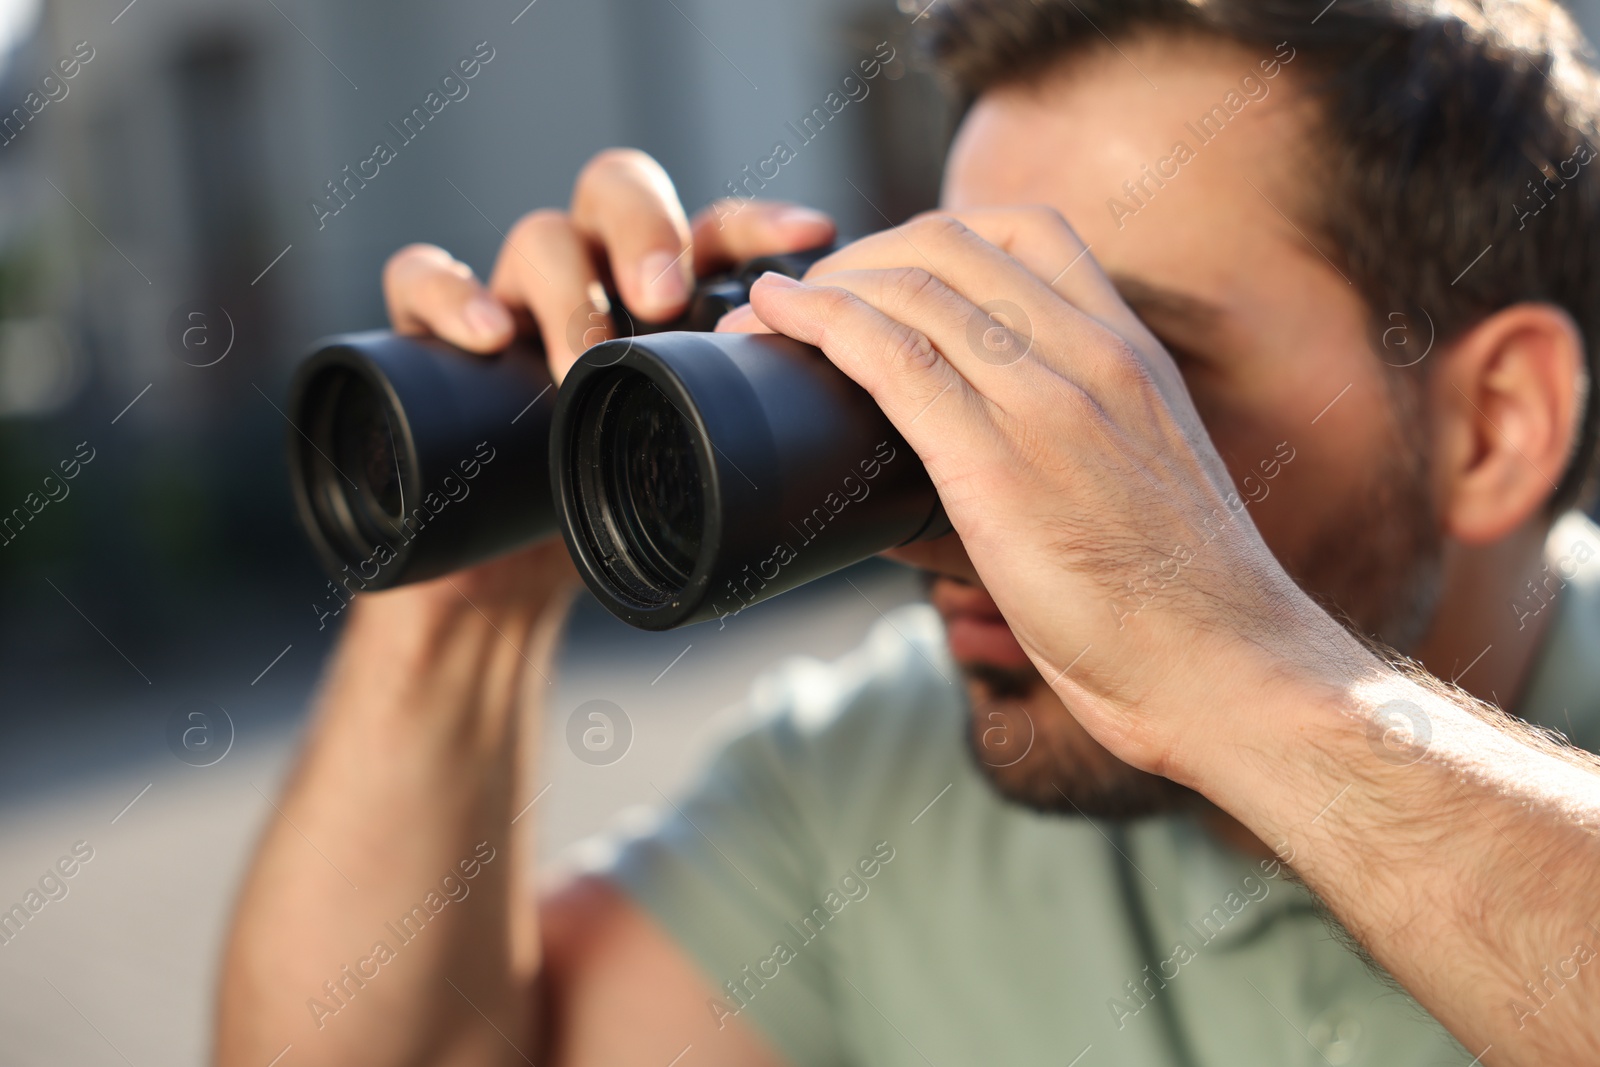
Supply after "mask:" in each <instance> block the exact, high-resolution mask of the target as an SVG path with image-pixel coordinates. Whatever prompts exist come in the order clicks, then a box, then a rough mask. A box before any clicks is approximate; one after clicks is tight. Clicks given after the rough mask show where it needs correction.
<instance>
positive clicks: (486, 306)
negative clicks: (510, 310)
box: [461, 293, 511, 338]
mask: <svg viewBox="0 0 1600 1067" xmlns="http://www.w3.org/2000/svg"><path fill="white" fill-rule="evenodd" d="M461 318H462V319H463V320H465V322H466V324H467V328H468V329H470V330H471V331H472V332H473V333H475V334H477V335H478V336H479V337H484V338H492V337H499V336H500V335H501V334H503V333H505V332H506V331H507V330H509V329H511V316H510V315H509V314H507V313H506V309H505V308H503V307H501V306H500V302H499V301H498V300H495V299H494V298H493V297H489V296H484V295H483V294H481V293H480V294H478V295H477V296H475V297H473V298H472V299H471V300H468V301H467V306H466V307H464V308H462V309H461Z"/></svg>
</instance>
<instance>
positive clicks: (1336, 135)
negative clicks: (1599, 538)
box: [925, 0, 1600, 514]
mask: <svg viewBox="0 0 1600 1067" xmlns="http://www.w3.org/2000/svg"><path fill="white" fill-rule="evenodd" d="M1318 7H1319V4H1318V3H1310V4H1307V3H1305V2H1304V0H1294V2H1291V0H943V2H941V3H940V4H938V5H935V6H934V7H933V8H932V9H930V11H928V12H927V13H926V21H927V22H928V23H929V25H928V28H927V37H926V42H925V43H926V44H927V45H928V47H929V49H930V51H931V54H932V57H933V59H934V61H935V63H936V65H937V66H938V67H939V68H940V70H941V71H942V72H943V73H944V75H945V76H946V77H948V78H949V79H950V80H951V81H953V82H954V85H955V87H956V88H957V90H958V91H959V92H960V93H961V94H963V95H964V96H965V97H966V99H967V100H968V101H970V100H971V99H972V98H973V97H975V96H976V95H977V94H979V93H982V92H984V91H985V90H987V89H990V88H994V87H997V86H1001V85H1006V84H1010V83H1015V82H1024V81H1028V80H1030V79H1032V78H1034V77H1036V76H1038V75H1039V74H1041V73H1043V72H1044V71H1045V70H1046V69H1048V68H1051V67H1053V66H1054V65H1056V64H1057V63H1058V62H1059V61H1060V60H1061V59H1063V58H1064V57H1066V56H1067V55H1069V54H1071V53H1074V52H1079V51H1087V50H1090V49H1095V48H1103V47H1106V46H1107V44H1108V42H1110V43H1114V42H1116V41H1119V40H1120V41H1124V42H1126V41H1128V40H1131V39H1134V38H1137V37H1144V36H1160V35H1171V36H1178V37H1199V38H1201V39H1206V38H1211V39H1221V40H1226V41H1231V42H1235V43H1237V44H1240V45H1243V46H1244V47H1246V48H1249V49H1260V50H1261V53H1262V58H1264V59H1270V58H1272V56H1273V53H1274V50H1275V49H1277V48H1278V46H1279V45H1280V43H1282V42H1287V43H1288V45H1289V47H1291V48H1293V49H1294V50H1295V51H1294V56H1295V58H1294V63H1293V67H1292V68H1290V69H1291V70H1292V72H1293V76H1294V77H1295V79H1296V85H1297V86H1298V87H1299V88H1301V89H1302V90H1304V91H1305V92H1306V93H1307V94H1308V95H1309V96H1310V97H1311V98H1312V99H1314V100H1315V101H1316V102H1317V104H1318V108H1317V112H1316V113H1317V120H1316V121H1317V128H1316V129H1313V130H1308V131H1307V132H1306V141H1305V146H1306V147H1307V148H1308V149H1310V150H1311V151H1313V152H1316V153H1317V155H1316V156H1315V157H1314V158H1315V160H1316V163H1317V166H1315V167H1310V168H1307V171H1306V173H1307V174H1308V175H1310V176H1312V177H1309V178H1308V180H1313V181H1316V182H1317V183H1318V184H1317V187H1316V190H1315V191H1316V194H1317V195H1316V196H1314V197H1308V198H1306V200H1307V202H1308V203H1313V204H1317V205H1319V206H1318V208H1317V209H1316V217H1312V218H1308V219H1303V220H1301V221H1302V222H1303V223H1305V224H1309V227H1310V228H1311V230H1312V232H1314V233H1317V234H1319V235H1320V236H1321V237H1325V238H1326V239H1327V241H1326V243H1324V242H1322V241H1319V242H1318V244H1319V245H1322V246H1323V249H1324V251H1327V252H1328V253H1329V254H1330V255H1331V256H1332V258H1333V259H1334V261H1335V262H1337V263H1338V264H1339V269H1340V270H1341V271H1342V272H1343V273H1344V274H1345V275H1347V276H1348V277H1349V279H1350V280H1351V281H1352V282H1353V283H1354V284H1355V286H1356V287H1357V289H1358V290H1359V291H1360V292H1361V294H1362V296H1363V297H1364V298H1365V300H1366V302H1367V305H1368V307H1369V309H1370V311H1371V315H1372V323H1371V325H1372V332H1373V336H1374V340H1376V339H1377V338H1378V337H1379V336H1381V335H1382V332H1383V331H1384V330H1385V329H1387V328H1389V327H1392V326H1394V325H1395V324H1396V323H1397V322H1400V323H1406V324H1411V325H1412V326H1413V328H1412V329H1411V330H1410V332H1411V334H1412V336H1413V341H1414V342H1415V341H1419V340H1421V339H1422V335H1423V334H1424V333H1425V332H1426V331H1425V330H1424V328H1423V325H1422V324H1423V323H1424V320H1425V319H1426V320H1428V321H1431V322H1432V324H1433V328H1434V336H1435V338H1436V340H1435V348H1437V347H1442V346H1443V345H1445V344H1447V343H1448V342H1449V341H1451V340H1452V339H1454V338H1455V337H1458V336H1459V335H1461V334H1462V333H1464V332H1465V331H1466V330H1468V329H1470V328H1471V327H1472V326H1474V325H1475V324H1477V323H1478V322H1480V321H1481V320H1482V319H1483V318H1485V317H1486V316H1488V315H1489V314H1491V313H1493V312H1494V311H1496V310H1498V309H1500V308H1504V307H1508V306H1510V305H1513V304H1516V303H1520V302H1524V301H1538V302H1546V303H1549V304H1553V305H1555V306H1558V307H1560V308H1562V309H1564V310H1565V311H1566V312H1567V313H1568V314H1569V315H1571V316H1572V318H1573V319H1574V321H1576V323H1577V324H1578V328H1579V330H1580V331H1581V333H1582V335H1583V340H1584V347H1585V361H1586V364H1587V367H1588V382H1587V387H1586V391H1585V398H1584V409H1583V424H1582V427H1581V431H1580V434H1579V440H1578V445H1577V449H1576V451H1575V452H1574V454H1573V457H1572V459H1571V462H1570V465H1569V467H1568V469H1567V471H1566V473H1565V475H1564V476H1563V477H1562V479H1561V484H1560V486H1559V487H1558V488H1557V490H1556V491H1555V493H1554V495H1553V496H1552V498H1551V502H1550V512H1551V513H1552V514H1557V513H1559V512H1560V511H1563V510H1565V509H1566V508H1568V507H1570V506H1572V505H1573V504H1575V503H1582V502H1584V501H1586V500H1587V499H1588V497H1589V495H1590V493H1591V492H1592V490H1593V485H1592V484H1591V483H1592V482H1593V481H1594V474H1595V467H1596V452H1597V444H1596V441H1597V434H1600V402H1597V397H1596V389H1597V382H1600V245H1597V242H1596V235H1597V234H1600V137H1597V126H1600V103H1597V101H1600V90H1597V80H1596V75H1595V72H1594V70H1593V68H1592V67H1591V65H1590V63H1589V56H1588V53H1587V49H1586V45H1585V44H1584V42H1583V39H1582V36H1581V35H1580V34H1579V33H1578V31H1577V30H1576V28H1575V27H1574V26H1573V24H1572V20H1571V19H1570V18H1569V17H1568V16H1567V15H1566V13H1565V12H1564V11H1562V10H1561V9H1560V8H1559V7H1558V6H1556V5H1555V4H1554V3H1551V2H1549V0H1337V2H1336V3H1333V4H1329V5H1328V6H1327V7H1326V8H1324V9H1322V11H1321V13H1320V14H1318V13H1317V8H1318ZM1574 171H1576V173H1573V172H1574ZM1541 205H1542V207H1541ZM1535 211H1536V212H1537V213H1536V214H1535V213H1534V212H1535ZM1328 244H1331V246H1332V247H1331V248H1328V247H1327V245H1328ZM1396 312H1398V313H1400V314H1401V315H1403V316H1404V318H1399V319H1396V318H1392V315H1393V313H1396ZM1408 350H1409V351H1415V348H1410V349H1408ZM1429 363H1430V361H1427V360H1424V361H1423V365H1422V368H1421V369H1423V370H1426V367H1427V365H1428V364H1429Z"/></svg>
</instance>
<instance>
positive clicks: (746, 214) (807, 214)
mask: <svg viewBox="0 0 1600 1067" xmlns="http://www.w3.org/2000/svg"><path fill="white" fill-rule="evenodd" d="M690 232H691V234H692V235H693V240H694V273H695V275H696V276H697V277H703V276H705V275H707V274H710V273H711V272H713V271H716V270H721V269H723V268H725V267H728V266H730V265H732V264H734V263H738V262H740V261H742V260H746V259H754V258H755V257H756V256H772V255H777V254H779V253H782V252H803V251H806V250H808V249H812V248H820V247H822V246H823V245H826V244H828V243H829V242H831V241H832V240H833V239H834V237H835V236H837V234H838V229H837V228H836V227H835V226H834V224H833V220H832V219H831V218H829V217H828V216H827V215H824V214H823V213H822V212H820V211H816V210H813V209H812V208H808V207H802V206H800V205H798V204H784V203H778V202H776V201H766V200H740V199H738V198H728V199H724V200H716V201H713V202H712V203H710V204H708V205H707V206H706V207H705V208H703V209H701V210H700V211H699V212H698V213H696V215H695V217H694V221H693V223H692V224H691V225H690Z"/></svg>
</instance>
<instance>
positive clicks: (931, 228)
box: [906, 211, 972, 244]
mask: <svg viewBox="0 0 1600 1067" xmlns="http://www.w3.org/2000/svg"><path fill="white" fill-rule="evenodd" d="M906 226H907V228H908V229H910V230H912V231H913V232H914V233H915V234H916V235H917V236H918V237H920V238H924V239H926V240H928V241H931V242H935V243H941V244H949V243H954V242H957V241H964V240H966V239H967V238H968V237H969V236H970V235H971V234H972V230H971V229H970V228H969V227H968V226H967V224H966V223H964V222H962V221H961V220H960V219H958V218H956V217H955V216H954V215H947V214H945V213H944V212H941V211H930V212H928V213H926V214H923V215H918V216H917V217H916V218H914V219H912V220H911V221H910V222H909V223H907V224H906Z"/></svg>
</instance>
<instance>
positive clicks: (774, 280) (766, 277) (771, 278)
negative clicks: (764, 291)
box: [756, 270, 802, 289]
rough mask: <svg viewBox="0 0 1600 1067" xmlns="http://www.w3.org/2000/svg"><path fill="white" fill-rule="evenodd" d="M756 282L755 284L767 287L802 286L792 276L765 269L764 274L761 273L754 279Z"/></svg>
mask: <svg viewBox="0 0 1600 1067" xmlns="http://www.w3.org/2000/svg"><path fill="white" fill-rule="evenodd" d="M756 284H757V285H764V286H766V287H767V288H769V289H799V288H802V283H800V282H797V281H795V280H794V279H793V278H791V277H789V276H788V275H787V274H779V273H778V272H777V271H771V270H769V271H767V272H766V273H765V274H763V275H761V277H759V278H757V279H756Z"/></svg>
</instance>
